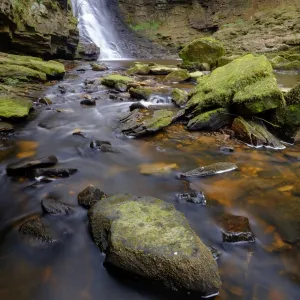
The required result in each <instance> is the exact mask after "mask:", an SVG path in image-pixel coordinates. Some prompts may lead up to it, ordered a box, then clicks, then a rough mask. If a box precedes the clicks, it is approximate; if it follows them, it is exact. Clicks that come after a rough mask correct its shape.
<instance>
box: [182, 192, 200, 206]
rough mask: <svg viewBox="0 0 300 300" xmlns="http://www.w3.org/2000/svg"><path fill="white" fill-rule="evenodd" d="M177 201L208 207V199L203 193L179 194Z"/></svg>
mask: <svg viewBox="0 0 300 300" xmlns="http://www.w3.org/2000/svg"><path fill="white" fill-rule="evenodd" d="M176 196H177V199H178V200H179V201H180V202H190V203H194V204H201V205H203V206H205V205H206V199H205V196H204V194H203V192H193V193H183V194H177V195H176Z"/></svg>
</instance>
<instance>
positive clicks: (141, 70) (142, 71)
mask: <svg viewBox="0 0 300 300" xmlns="http://www.w3.org/2000/svg"><path fill="white" fill-rule="evenodd" d="M149 73H150V67H149V66H148V65H147V64H142V63H136V64H135V65H134V66H133V67H131V68H130V69H128V70H127V72H126V74H128V75H135V74H137V75H148V74H149Z"/></svg>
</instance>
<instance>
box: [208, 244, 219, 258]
mask: <svg viewBox="0 0 300 300" xmlns="http://www.w3.org/2000/svg"><path fill="white" fill-rule="evenodd" d="M208 249H209V250H210V252H211V254H212V256H213V258H214V259H215V260H218V259H219V258H220V256H221V252H220V251H219V250H218V249H217V248H215V247H212V246H209V247H208Z"/></svg>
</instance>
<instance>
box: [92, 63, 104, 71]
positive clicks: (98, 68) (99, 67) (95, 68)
mask: <svg viewBox="0 0 300 300" xmlns="http://www.w3.org/2000/svg"><path fill="white" fill-rule="evenodd" d="M91 67H92V70H93V71H97V72H103V71H107V70H108V67H107V66H106V65H105V64H98V63H91Z"/></svg>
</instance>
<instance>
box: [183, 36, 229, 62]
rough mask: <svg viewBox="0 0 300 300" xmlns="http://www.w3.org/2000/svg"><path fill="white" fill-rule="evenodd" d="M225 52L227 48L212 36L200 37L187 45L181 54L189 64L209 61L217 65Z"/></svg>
mask: <svg viewBox="0 0 300 300" xmlns="http://www.w3.org/2000/svg"><path fill="white" fill-rule="evenodd" d="M224 54H225V48H224V46H223V45H222V43H220V42H219V41H217V40H215V39H212V38H200V39H197V40H194V41H192V42H191V43H189V44H188V45H187V46H185V47H184V48H183V49H182V50H181V51H180V52H179V56H180V58H181V59H182V60H183V64H184V65H187V66H194V65H200V64H201V63H208V64H209V65H210V66H215V65H216V63H217V61H218V59H219V58H220V57H222V56H224Z"/></svg>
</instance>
